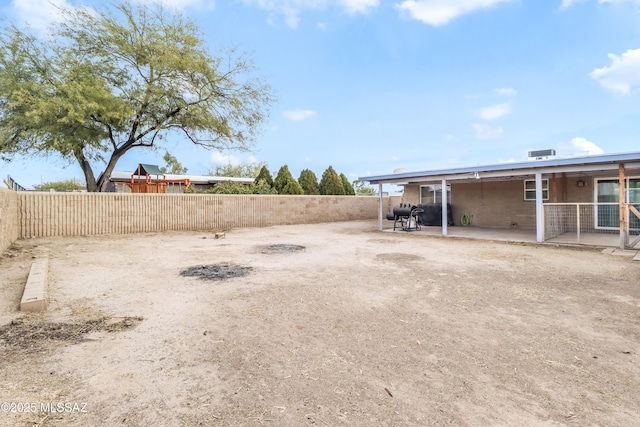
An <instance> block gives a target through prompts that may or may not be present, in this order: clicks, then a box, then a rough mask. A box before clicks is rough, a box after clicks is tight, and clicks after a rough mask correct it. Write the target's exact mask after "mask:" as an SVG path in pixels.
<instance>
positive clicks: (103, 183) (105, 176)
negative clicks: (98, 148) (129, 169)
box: [96, 144, 131, 193]
mask: <svg viewBox="0 0 640 427" xmlns="http://www.w3.org/2000/svg"><path fill="white" fill-rule="evenodd" d="M129 148H131V144H125V145H124V146H122V147H120V148H119V149H117V150H116V151H114V152H113V154H111V157H110V158H109V163H107V167H106V168H105V169H104V172H103V173H102V175H100V178H99V179H98V183H97V188H98V189H97V190H96V191H99V192H101V193H104V192H105V191H107V186H108V185H109V180H110V179H111V174H112V173H113V170H114V169H115V167H116V164H117V163H118V160H120V157H122V155H123V154H124V153H126V152H127V151H128V150H129Z"/></svg>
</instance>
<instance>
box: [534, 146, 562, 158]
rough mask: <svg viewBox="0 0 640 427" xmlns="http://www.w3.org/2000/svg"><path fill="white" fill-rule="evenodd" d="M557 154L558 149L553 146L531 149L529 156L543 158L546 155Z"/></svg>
mask: <svg viewBox="0 0 640 427" xmlns="http://www.w3.org/2000/svg"><path fill="white" fill-rule="evenodd" d="M555 155H556V150H554V149H553V148H551V149H548V150H535V151H529V157H530V158H535V159H542V158H544V157H549V156H555Z"/></svg>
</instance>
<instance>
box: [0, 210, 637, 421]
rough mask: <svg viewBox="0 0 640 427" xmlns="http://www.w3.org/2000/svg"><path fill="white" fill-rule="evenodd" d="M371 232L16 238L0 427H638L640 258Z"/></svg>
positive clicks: (7, 289)
mask: <svg viewBox="0 0 640 427" xmlns="http://www.w3.org/2000/svg"><path fill="white" fill-rule="evenodd" d="M376 225H377V224H376V223H375V222H373V221H364V222H349V223H337V224H319V225H305V226H284V227H271V228H263V229H242V230H230V231H227V233H226V237H225V238H224V239H214V238H213V232H211V233H206V232H202V233H173V232H172V233H164V234H144V235H121V236H104V237H81V238H47V239H32V240H22V241H18V242H16V244H15V245H14V246H13V247H12V248H10V249H9V250H8V251H6V252H5V253H4V254H3V256H2V258H1V259H0V385H1V387H0V404H2V405H3V412H1V413H0V425H1V426H16V425H24V426H33V425H41V426H89V425H107V426H151V425H153V426H178V425H184V426H197V425H203V426H260V425H271V426H303V425H314V426H340V425H344V426H384V425H386V426H428V425H436V426H441V425H455V426H523V425H527V426H561V425H576V426H585V425H593V426H631V425H638V420H639V419H640V398H639V396H640V357H639V355H640V344H639V343H640V280H639V279H640V263H638V262H633V261H632V260H631V259H630V258H626V257H619V256H614V255H607V254H603V253H601V252H600V251H599V250H593V249H572V248H558V247H548V246H539V245H523V244H513V243H511V244H510V243H500V242H487V241H485V242H482V241H473V240H462V239H444V238H434V237H425V236H418V235H416V234H410V233H409V234H408V233H403V232H400V233H381V232H378V231H376ZM274 245H275V246H274ZM43 253H48V254H49V257H50V266H49V283H50V296H51V303H50V306H49V310H48V311H47V312H46V313H45V314H42V315H27V314H22V313H20V312H18V306H19V301H20V297H21V293H22V289H23V287H24V283H25V282H26V277H27V275H28V271H29V268H30V265H31V263H32V261H33V257H34V256H38V255H40V254H43ZM203 265H204V266H209V267H207V268H204V269H203V270H206V271H208V272H209V273H211V272H214V273H215V272H216V271H221V270H220V269H219V268H218V267H219V266H224V268H231V269H232V270H233V268H235V267H247V268H246V269H244V270H243V274H245V275H244V276H242V275H241V274H239V275H238V276H239V277H230V278H226V279H222V280H203V279H200V278H198V277H190V276H183V275H181V272H183V271H186V270H188V269H190V268H192V267H198V266H203ZM211 266H215V267H211ZM212 268H213V269H212ZM216 268H218V270H216ZM207 269H208V270H207ZM191 271H193V270H191ZM225 271H226V270H225ZM233 271H235V272H238V271H240V270H233ZM6 403H9V404H10V410H9V412H6V411H4V409H7V408H8V407H7V406H6ZM21 404H22V405H21ZM31 404H33V405H31ZM42 404H44V406H42ZM27 405H29V406H27ZM65 405H66V406H65ZM27 409H29V410H30V412H26V413H25V412H24V411H25V410H27ZM12 410H13V412H12ZM19 410H22V412H19Z"/></svg>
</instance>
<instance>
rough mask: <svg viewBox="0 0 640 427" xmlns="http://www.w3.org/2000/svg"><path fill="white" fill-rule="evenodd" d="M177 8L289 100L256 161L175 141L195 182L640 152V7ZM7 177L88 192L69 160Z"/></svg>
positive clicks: (263, 3) (276, 110)
mask: <svg viewBox="0 0 640 427" xmlns="http://www.w3.org/2000/svg"><path fill="white" fill-rule="evenodd" d="M68 1H69V2H68V3H64V4H67V5H78V3H76V2H72V1H71V0H68ZM54 3H58V4H60V3H63V1H61V0H55V1H54ZM164 3H165V4H166V5H169V6H171V7H176V8H180V10H182V12H183V13H184V14H186V15H188V16H190V17H191V18H192V19H193V20H194V21H195V22H196V23H198V24H199V25H200V27H201V29H202V31H203V33H204V34H205V36H206V38H207V41H208V44H209V46H210V48H211V51H212V53H213V54H218V53H221V52H222V49H224V48H228V47H234V46H235V47H237V48H238V49H239V50H241V51H246V52H250V53H251V54H252V57H253V59H254V61H255V63H256V66H257V67H258V73H259V75H260V76H261V77H263V78H264V79H265V80H266V81H267V82H268V83H269V84H270V85H271V87H272V88H273V90H274V92H275V94H276V96H277V98H278V101H277V103H276V104H274V105H273V107H272V109H271V115H270V119H269V121H268V123H266V124H265V126H264V128H263V131H262V133H261V134H260V136H259V138H258V140H257V144H256V146H255V150H254V151H253V152H251V153H238V152H226V153H212V152H205V151H204V150H201V149H197V148H194V147H193V146H192V145H191V144H190V143H189V142H188V141H184V140H172V141H168V143H167V146H166V148H167V149H168V150H169V151H170V152H171V153H172V154H173V155H175V156H176V157H177V158H178V160H179V161H180V162H181V163H182V164H183V165H184V166H186V167H187V168H188V169H189V174H193V175H200V174H204V173H205V172H206V171H207V170H209V169H213V168H214V167H215V165H216V164H217V163H227V162H229V161H231V162H239V161H248V162H251V161H262V162H266V163H267V164H268V165H269V168H270V169H271V171H272V172H276V171H277V170H278V169H279V168H280V166H282V165H284V164H287V165H288V166H289V169H290V170H291V172H292V173H293V175H294V176H295V177H296V178H297V177H298V175H299V173H300V171H301V170H302V169H306V168H308V169H311V170H313V171H314V172H315V173H316V175H318V177H320V176H321V174H322V172H323V171H324V170H325V169H326V168H327V167H328V166H329V165H332V166H333V167H334V168H335V169H336V170H337V171H338V172H342V173H345V174H346V175H347V176H348V177H349V178H350V179H355V178H356V177H358V176H364V175H369V174H373V175H377V174H386V173H392V172H393V171H394V170H396V169H399V168H404V169H406V170H409V171H412V170H427V169H440V168H453V167H464V166H474V165H482V164H495V163H501V162H509V161H524V160H526V158H527V152H528V151H530V150H538V149H547V148H553V149H555V150H556V151H557V153H558V155H562V156H570V155H585V154H601V153H620V152H629V151H640V145H639V144H638V135H639V134H640V132H639V131H640V90H639V89H640V0H617V1H616V0H608V1H606V0H406V1H402V0H397V1H382V0H237V1H232V2H223V1H218V2H215V3H214V2H208V1H207V0H173V1H165V2H164ZM172 3H173V4H172ZM84 4H91V2H87V3H84ZM49 10H51V7H50V3H49V2H48V1H46V0H13V1H11V2H8V1H1V2H0V14H1V15H2V16H3V17H4V18H6V19H9V20H11V21H13V22H15V23H21V22H24V21H29V22H30V23H31V25H32V26H33V27H35V28H40V27H42V26H43V25H45V24H46V23H48V22H49V21H50V19H51V17H50V15H49V14H48V11H49ZM163 154H164V149H159V150H158V151H157V152H149V151H143V150H137V151H131V152H129V153H128V154H127V155H126V156H125V157H124V158H123V159H122V160H121V161H120V162H119V164H118V166H117V167H116V170H118V171H133V170H134V169H135V166H136V165H137V164H138V163H139V162H141V163H155V164H162V163H163V162H162V155H163ZM99 172H100V171H96V173H99ZM7 174H10V175H11V176H12V177H13V178H14V179H15V180H16V181H18V182H19V183H20V184H22V185H23V186H26V187H30V186H33V185H34V184H38V183H40V182H47V181H55V180H60V179H66V178H72V177H79V178H80V177H82V174H81V171H80V168H79V167H78V166H77V165H75V164H66V163H64V162H63V161H61V160H59V159H55V158H48V159H41V160H33V159H22V158H16V159H15V160H14V161H13V162H11V163H9V164H4V163H0V176H2V178H4V177H5V176H6V175H7Z"/></svg>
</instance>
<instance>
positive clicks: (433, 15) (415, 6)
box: [395, 0, 511, 27]
mask: <svg viewBox="0 0 640 427" xmlns="http://www.w3.org/2000/svg"><path fill="white" fill-rule="evenodd" d="M510 1H511V0H404V1H403V2H402V3H400V4H397V3H396V5H395V7H396V8H397V9H399V10H400V12H401V13H405V14H408V15H409V16H410V17H411V18H413V19H416V20H418V21H422V22H424V23H425V24H429V25H433V26H434V27H437V26H439V25H445V24H447V23H449V21H451V20H453V19H455V18H457V17H458V16H461V15H464V14H467V13H471V12H474V11H476V10H478V9H485V8H489V7H492V6H495V5H497V4H499V3H507V2H510Z"/></svg>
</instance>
